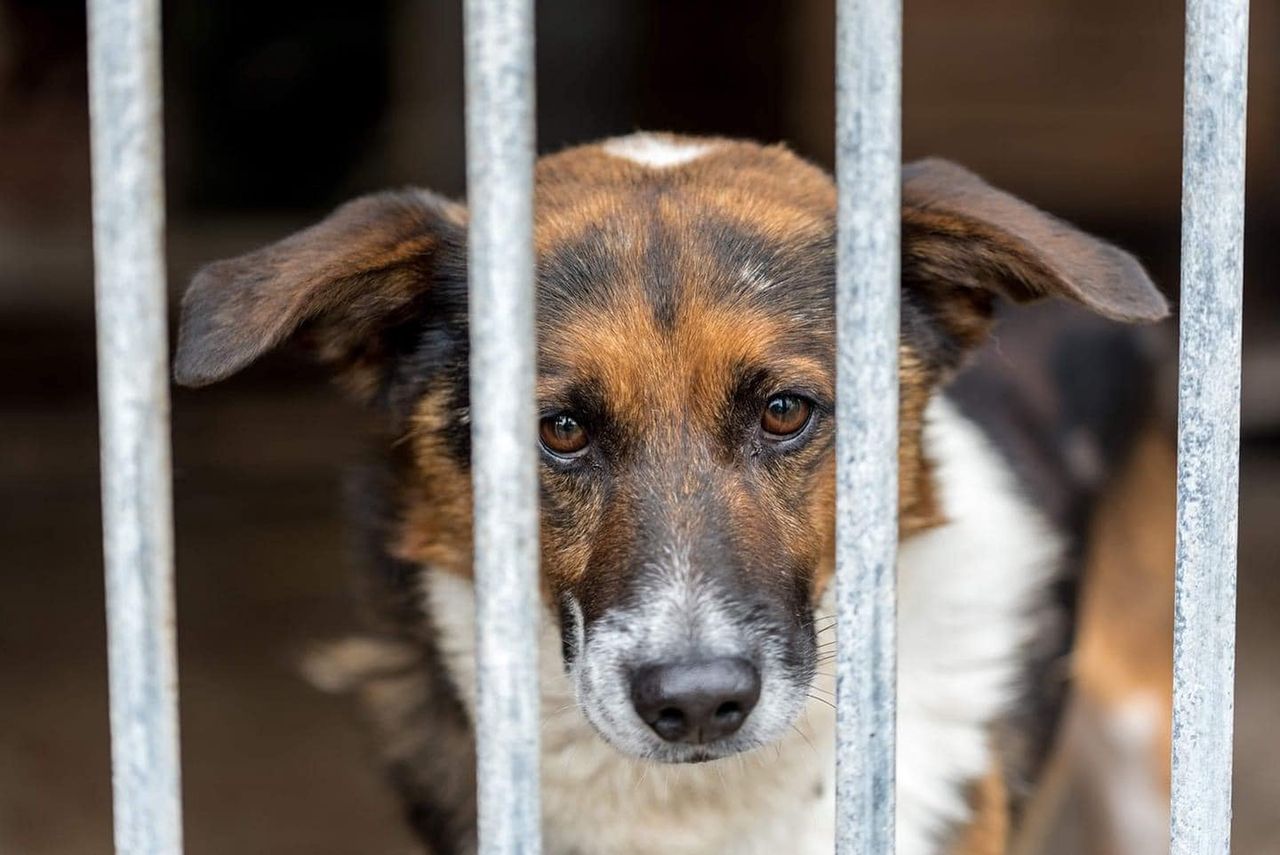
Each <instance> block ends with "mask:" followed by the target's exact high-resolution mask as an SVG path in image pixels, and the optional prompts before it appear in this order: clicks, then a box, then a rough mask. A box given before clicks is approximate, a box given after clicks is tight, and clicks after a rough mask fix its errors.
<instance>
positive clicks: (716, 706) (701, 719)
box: [631, 658, 760, 744]
mask: <svg viewBox="0 0 1280 855" xmlns="http://www.w3.org/2000/svg"><path fill="white" fill-rule="evenodd" d="M759 699H760V672H759V671H757V670H756V667H755V666H754V665H752V664H751V663H750V662H748V661H747V660H745V659H735V658H725V659H712V660H709V661H705V662H685V663H680V664H671V665H648V666H645V667H643V668H640V669H639V670H637V671H636V672H635V674H634V676H633V677H632V680H631V702H632V704H634V705H635V708H636V712H638V713H639V714H640V718H642V719H644V721H645V723H646V724H648V725H649V726H650V727H652V728H653V730H654V732H656V733H657V734H658V735H659V736H661V737H662V738H663V739H665V740H666V741H667V742H687V743H691V744H697V743H700V742H713V741H715V740H717V739H720V738H721V737H724V736H728V735H729V734H731V733H733V732H734V731H736V730H737V729H738V728H740V727H742V723H743V722H744V721H746V720H747V716H748V715H749V714H750V713H751V708H752V707H754V706H755V705H756V701H757V700H759Z"/></svg>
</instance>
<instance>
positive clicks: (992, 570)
mask: <svg viewBox="0 0 1280 855" xmlns="http://www.w3.org/2000/svg"><path fill="white" fill-rule="evenodd" d="M924 430H925V432H924V440H925V451H926V454H928V456H929V458H930V459H931V460H932V461H933V463H934V467H935V468H934V476H935V481H936V484H937V488H938V498H939V500H940V502H941V507H942V511H943V514H944V515H945V517H946V519H947V520H948V522H947V524H945V525H942V526H940V527H938V528H936V529H932V530H930V531H927V532H924V533H922V534H920V535H917V536H916V537H913V538H911V539H910V540H908V541H906V542H905V543H903V544H902V546H901V548H900V549H899V552H898V835H897V848H898V853H899V855H932V853H935V852H937V851H938V848H937V847H938V844H937V841H938V839H939V835H941V834H942V833H943V832H944V831H945V830H946V829H947V828H948V826H950V825H951V824H954V823H961V822H964V821H965V820H966V819H967V818H968V817H969V813H970V810H969V806H968V803H967V801H966V798H965V796H966V793H965V785H966V784H967V783H969V782H971V781H973V780H974V779H976V778H979V777H981V776H982V775H984V774H986V773H987V772H988V771H990V769H991V764H992V759H993V758H992V751H991V748H992V746H991V733H990V730H989V726H990V723H991V722H992V721H993V720H994V719H996V718H997V717H998V716H999V715H1000V714H1001V713H1003V712H1004V711H1005V710H1006V709H1008V707H1009V705H1010V703H1011V702H1012V701H1013V699H1014V696H1015V691H1016V689H1017V688H1018V687H1017V685H1016V684H1017V680H1018V677H1019V673H1018V672H1019V668H1020V666H1021V664H1022V661H1023V656H1024V652H1025V648H1026V645H1027V644H1028V643H1029V642H1030V640H1031V633H1032V631H1033V629H1034V625H1033V623H1032V619H1031V617H1030V615H1031V613H1032V612H1033V610H1034V608H1035V607H1036V605H1037V604H1038V602H1039V600H1040V598H1041V597H1042V596H1044V592H1045V587H1046V584H1047V583H1048V581H1049V579H1050V578H1051V577H1052V575H1053V573H1054V572H1056V570H1057V568H1058V566H1059V565H1060V563H1061V560H1062V543H1061V542H1060V540H1059V538H1058V536H1057V535H1056V534H1055V533H1054V531H1053V529H1052V528H1051V527H1050V525H1049V524H1048V523H1047V522H1046V521H1045V520H1044V519H1043V518H1042V517H1041V516H1040V514H1039V513H1038V512H1037V511H1036V510H1035V509H1034V508H1033V507H1032V506H1031V505H1029V504H1028V503H1027V501H1026V500H1025V499H1023V498H1022V497H1021V496H1020V495H1019V494H1018V488H1017V484H1016V483H1015V481H1014V476H1013V473H1012V472H1010V471H1009V469H1008V467H1007V465H1006V464H1005V463H1004V461H1003V460H1001V459H1000V457H999V455H998V454H997V452H996V451H995V449H994V448H992V447H991V445H990V443H989V441H988V440H987V438H986V436H985V435H984V434H983V433H982V432H981V430H980V429H979V428H978V427H977V426H976V425H974V424H973V423H971V422H969V421H968V420H966V419H965V418H964V417H963V416H961V415H960V414H959V413H958V412H957V411H956V410H955V408H954V407H953V406H952V405H951V404H950V402H948V401H947V400H946V399H945V398H941V397H938V398H935V399H934V400H933V402H931V403H930V405H929V409H928V411H927V412H926V422H925V429H924Z"/></svg>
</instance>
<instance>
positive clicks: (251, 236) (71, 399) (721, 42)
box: [0, 0, 1280, 855]
mask: <svg viewBox="0 0 1280 855" xmlns="http://www.w3.org/2000/svg"><path fill="white" fill-rule="evenodd" d="M83 5H84V4H83V2H82V0H0V484H3V485H4V489H3V490H0V678H2V679H3V680H4V690H3V691H0V852H16V853H21V854H22V855H45V853H58V855H79V853H86V855H87V853H99V852H102V851H106V848H107V845H108V843H107V842H108V841H109V839H110V830H109V822H110V818H109V779H108V766H107V754H106V736H107V731H106V700H105V697H106V696H105V692H106V682H105V671H104V668H105V661H104V652H103V637H104V635H103V634H104V627H103V619H102V601H101V561H100V557H99V537H100V530H99V521H98V511H97V495H98V493H97V490H98V487H97V481H96V479H97V469H96V460H97V457H96V455H97V448H96V413H95V402H94V397H93V396H94V383H95V369H94V363H93V328H92V310H93V306H92V270H91V266H90V245H89V198H88V181H89V174H88V138H87V131H88V123H87V117H86V104H85V58H84V38H85V34H84V11H83ZM833 6H834V4H833V3H832V2H831V0H789V2H783V0H772V2H766V0H702V2H696V3H691V2H678V1H677V0H609V2H600V0H544V2H541V3H539V4H538V33H537V36H538V63H539V65H538V74H539V79H538V83H539V95H538V124H539V141H540V147H541V148H542V149H543V150H554V149H556V148H559V147H561V146H563V145H566V144H570V143H575V142H580V141H584V140H588V139H592V138H596V137H600V136H604V135H609V134H617V133H626V132H629V131H631V130H634V129H637V128H645V129H670V130H679V131H686V132H695V133H697V132H703V133H716V134H725V135H739V136H750V137H756V138H759V139H764V140H786V141H788V142H789V143H791V144H792V145H793V146H794V147H795V148H796V149H797V150H799V151H800V152H801V153H802V154H805V155H807V156H809V157H812V158H814V159H816V160H817V161H819V162H821V163H823V164H826V165H830V159H831V151H832V145H831V143H832V133H833V131H832V114H833V91H832V80H833V71H832V64H833V54H832V48H833V40H834V36H833V23H834V22H833V16H832V9H833ZM1253 6H1254V8H1253V34H1252V38H1253V41H1252V44H1251V59H1252V61H1251V69H1250V72H1251V78H1252V79H1251V91H1250V128H1249V154H1248V156H1249V161H1250V162H1249V167H1250V177H1249V182H1250V183H1249V194H1248V223H1249V243H1248V249H1247V253H1246V279H1247V284H1246V301H1247V305H1248V307H1249V310H1248V312H1247V317H1246V334H1245V350H1246V370H1245V390H1244V394H1245V413H1244V416H1245V425H1246V434H1245V435H1246V449H1245V458H1244V472H1243V505H1242V517H1241V520H1242V540H1241V544H1242V554H1241V555H1242V566H1241V604H1242V616H1241V664H1240V679H1241V688H1240V694H1239V704H1238V713H1239V730H1240V742H1239V747H1238V755H1239V760H1238V785H1237V790H1238V794H1239V795H1238V823H1239V828H1238V836H1237V849H1236V851H1238V852H1240V853H1243V855H1249V853H1262V852H1271V851H1275V849H1274V846H1275V841H1276V840H1277V839H1280V816H1278V815H1277V814H1276V812H1275V810H1274V807H1273V806H1274V804H1275V803H1277V802H1278V801H1280V772H1277V771H1276V770H1278V769H1280V748H1277V745H1276V741H1275V739H1274V734H1273V733H1272V732H1271V730H1272V729H1273V728H1274V721H1275V710H1276V709H1280V687H1277V685H1276V681H1275V680H1274V677H1273V675H1272V674H1271V672H1272V671H1273V670H1274V669H1273V668H1271V667H1269V665H1270V663H1271V662H1273V661H1274V658H1275V655H1276V653H1277V652H1278V651H1280V630H1277V629H1276V627H1275V626H1274V623H1275V622H1274V620H1273V618H1272V617H1271V616H1272V615H1274V614H1275V613H1276V611H1277V609H1280V572H1277V571H1280V566H1277V562H1276V558H1275V556H1276V555H1280V539H1278V538H1280V532H1278V531H1277V529H1276V527H1275V526H1274V524H1268V523H1269V522H1270V521H1273V520H1274V519H1276V518H1277V517H1280V499H1278V498H1277V497H1280V394H1278V393H1277V392H1276V390H1277V389H1280V291H1278V289H1277V288H1276V286H1275V284H1274V283H1275V282H1277V281H1280V245H1278V244H1277V242H1276V241H1274V240H1273V239H1272V238H1271V236H1272V235H1274V234H1275V233H1276V232H1277V230H1278V229H1280V4H1277V3H1275V2H1269V1H1264V0H1255V2H1254V4H1253ZM460 9H461V3H460V2H459V1H458V0H431V2H416V0H343V2H339V0H273V2H269V3H263V2H259V0H218V2H216V3H208V2H197V0H165V2H164V3H163V14H164V20H165V35H166V40H167V41H166V47H167V52H166V61H165V88H166V98H167V103H166V107H167V112H166V135H167V171H168V195H169V201H170V212H169V251H170V261H171V274H172V275H171V288H172V290H173V293H174V295H175V297H176V295H177V294H178V293H179V292H180V290H181V288H182V287H183V286H184V285H185V282H186V279H187V278H188V277H189V275H190V273H191V272H192V270H193V269H194V268H195V267H196V266H197V265H198V264H200V263H201V262H204V261H207V260H210V259H213V258H218V257H222V256H225V255H229V254H233V253H238V252H241V251H243V250H245V249H247V248H248V247H250V246H253V245H255V244H258V243H261V242H264V241H267V240H270V239H273V238H275V237H278V236H280V235H282V234H284V233H286V232H287V231H289V230H291V229H293V228H296V227H297V226H300V225H302V224H304V223H306V222H308V221H310V220H312V219H314V218H315V217H316V216H317V215H319V214H320V213H322V212H323V211H324V210H326V209H327V208H329V207H330V206H332V205H334V204H336V203H338V202H340V201H342V200H343V199H345V198H347V197H349V196H351V195H354V194H357V193H361V192H365V191H368V190H373V189H378V188H382V187H386V186H394V185H401V184H406V183H414V184H422V185H425V186H430V187H432V188H435V189H437V190H440V191H442V192H445V193H449V194H455V195H460V194H462V193H463V192H464V190H465V188H464V186H463V174H464V169H463V167H464V164H463V135H462V111H463V102H462V53H461V12H460ZM905 33H906V37H905V38H906V40H905V46H904V49H905V69H906V70H905V105H904V134H905V149H906V152H907V154H908V156H909V157H917V156H922V155H925V154H937V155H942V156H946V157H950V158H953V159H955V160H958V161H960V162H962V163H965V164H967V165H969V166H971V167H973V168H975V169H977V170H978V171H979V172H982V173H984V174H986V175H987V176H988V177H989V178H990V179H991V180H993V181H994V182H996V183H998V184H1001V185H1003V186H1006V187H1008V188H1010V189H1011V190H1013V191H1015V192H1017V193H1018V194H1019V195H1022V196H1025V197H1027V198H1029V199H1031V200H1033V201H1035V202H1036V203H1038V204H1040V205H1041V206H1042V207H1045V208H1047V209H1049V210H1052V211H1054V212H1056V213H1060V214H1062V215H1064V216H1067V217H1069V218H1072V219H1075V220H1077V221H1079V222H1081V223H1083V224H1085V225H1087V226H1088V227H1090V228H1092V229H1093V230H1095V231H1097V232H1099V233H1101V234H1103V235H1105V236H1106V237H1108V238H1111V239H1114V240H1116V241H1118V242H1120V243H1123V244H1126V245H1127V246H1129V247H1130V248H1132V249H1134V250H1136V251H1137V252H1138V253H1139V255H1141V256H1142V257H1143V258H1144V260H1145V261H1146V262H1147V263H1148V264H1149V265H1150V266H1151V268H1152V270H1153V271H1154V272H1155V274H1156V277H1157V279H1158V280H1159V281H1160V283H1161V284H1162V286H1163V287H1164V288H1165V289H1166V290H1167V291H1169V292H1170V293H1173V292H1174V291H1176V276H1177V250H1178V214H1179V198H1178V194H1179V175H1180V167H1179V158H1180V154H1181V130H1180V122H1181V110H1180V99H1181V90H1182V69H1181V64H1182V46H1181V36H1182V18H1181V9H1180V4H1178V3H1170V2H1165V0H973V2H966V3H956V2H954V0H912V2H909V3H907V4H906V21H905ZM1171 331H1172V327H1170V332H1171ZM1170 376H1171V375H1170ZM1171 388H1172V386H1171V385H1170V384H1169V383H1166V384H1165V389H1166V392H1168V391H1170V390H1171ZM174 409H175V424H174V442H175V463H176V470H175V479H176V481H175V483H176V497H177V515H178V527H179V528H178V566H179V578H178V596H179V615H180V620H179V624H180V630H179V631H180V636H181V640H180V645H181V650H180V655H181V661H182V695H183V720H182V726H183V733H184V751H185V756H186V761H187V765H186V770H185V772H186V781H185V795H186V801H187V832H188V837H189V840H190V846H189V851H190V852H192V853H196V855H199V854H200V853H210V854H211V855H212V854H213V853H227V852H283V851H303V852H307V853H328V852H331V853H335V855H337V853H350V852H353V851H394V848H395V847H396V846H401V845H403V844H404V842H405V838H404V836H403V833H402V832H401V830H400V825H399V822H398V818H397V816H396V815H395V806H394V804H393V803H392V801H391V800H390V799H389V798H387V795H386V793H385V791H384V790H383V784H382V782H381V781H380V780H379V779H378V777H377V773H376V771H375V764H374V763H373V762H372V761H371V759H370V758H369V757H368V756H367V754H366V751H365V746H364V744H363V743H362V739H361V730H360V728H359V727H358V726H357V724H356V722H355V721H354V717H353V715H352V713H351V711H350V710H349V709H348V708H347V707H346V705H345V704H344V703H342V702H341V701H338V700H333V699H329V698H325V697H322V696H319V695H317V694H316V693H314V692H313V691H312V690H310V689H309V688H307V687H305V686H304V685H303V684H302V682H301V681H300V680H299V679H298V678H297V677H296V674H295V670H296V669H295V662H296V658H297V654H298V653H299V652H300V651H301V650H302V649H304V648H305V646H306V644H307V643H308V642H310V641H312V640H314V639H317V638H325V637H329V636H332V635H335V634H339V633H341V632H343V631H345V630H347V629H349V628H350V627H351V626H353V618H352V616H351V614H350V608H349V606H348V603H349V592H348V587H347V586H348V582H347V579H348V576H347V573H346V569H345V568H346V557H345V553H346V543H345V541H344V537H343V534H342V530H341V525H340V522H339V519H340V515H341V514H340V509H341V496H340V488H339V481H340V473H341V470H342V468H343V466H344V464H345V463H346V462H347V461H349V460H351V459H353V458H356V457H358V456H359V454H360V448H359V444H358V442H357V441H356V439H355V437H356V436H357V433H358V426H359V420H360V416H359V415H358V414H357V413H354V412H353V411H352V410H351V409H350V408H348V407H347V406H345V405H344V404H342V403H340V402H338V401H337V400H336V398H335V396H333V395H332V394H331V391H330V390H329V389H328V388H327V387H326V385H325V384H324V382H323V381H322V379H321V378H320V376H319V374H318V372H315V371H313V370H311V369H310V368H309V367H308V366H305V365H303V364H301V363H299V362H296V361H293V360H291V359H289V358H288V357H282V358H277V359H273V360H268V361H267V362H266V363H265V364H263V365H261V366H258V367H255V368H254V369H251V370H250V371H248V372H246V374H245V375H244V376H242V377H239V378H237V379H235V380H233V381H231V382H230V383H228V384H226V385H225V386H222V387H218V388H216V389H213V390H210V391H208V392H205V393H201V394H200V395H192V394H190V393H185V392H178V393H176V394H175V399H174Z"/></svg>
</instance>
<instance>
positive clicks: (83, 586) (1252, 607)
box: [0, 331, 1280, 855]
mask: <svg viewBox="0 0 1280 855" xmlns="http://www.w3.org/2000/svg"><path fill="white" fill-rule="evenodd" d="M37 332H38V331H37ZM7 342H8V343H7V344H5V345H2V346H0V347H3V350H4V351H6V352H7V353H6V356H12V357H13V358H14V359H16V360H18V362H17V363H14V362H8V363H6V364H18V365H19V368H20V370H19V371H17V372H13V373H9V372H6V374H7V376H6V377H5V378H4V379H5V382H6V383H7V382H9V381H10V380H12V379H13V378H15V377H18V376H21V377H23V378H24V379H23V380H22V381H21V382H20V383H19V385H18V387H17V388H16V389H14V390H13V392H14V394H9V393H8V392H6V394H4V395H0V483H3V484H4V490H3V492H2V493H0V554H2V555H3V560H2V561H0V675H3V682H2V683H0V853H4V855H99V853H105V852H108V851H109V847H110V813H109V812H110V807H109V805H110V798H109V791H110V784H109V772H108V755H107V715H106V677H105V662H104V631H105V630H104V620H103V604H102V585H101V576H100V574H101V561H100V557H99V519H98V510H97V501H98V492H97V491H98V487H97V480H96V479H97V467H96V455H97V448H96V429H97V426H96V415H95V410H94V401H93V397H92V395H93V385H92V382H93V378H92V362H91V356H92V353H91V349H92V340H91V338H90V339H87V342H86V338H85V337H83V336H81V337H78V338H76V339H75V340H74V341H68V340H65V339H59V338H57V337H49V336H45V335H42V334H32V335H30V336H25V335H24V336H17V337H16V338H15V337H14V336H10V337H8V339H7ZM272 371H274V372H275V373H271V372H272ZM174 412H175V427H174V441H175V455H174V459H175V464H176V499H177V530H178V553H177V555H178V568H179V569H178V611H179V621H178V623H179V627H180V635H181V638H180V658H181V693H182V743H183V751H184V761H185V762H184V768H183V774H184V797H185V808H186V834H187V841H188V852H189V853H190V854H191V855H259V853H262V855H268V853H269V854H270V855H288V853H300V855H301V853H306V855H329V853H332V855H350V853H361V855H368V853H377V854H378V855H381V853H405V852H410V851H412V844H411V841H410V840H409V838H408V837H407V835H406V834H405V833H404V831H403V830H402V827H401V824H400V821H399V817H398V815H397V810H396V805H395V802H394V801H393V799H391V798H390V795H389V792H388V791H387V788H386V787H385V785H384V784H383V782H382V781H381V779H380V777H379V772H378V770H377V768H376V765H375V763H374V761H373V759H372V756H371V754H370V752H368V751H367V746H366V744H365V742H364V737H363V730H362V728H361V727H360V725H359V722H358V720H357V719H358V717H357V716H356V714H355V711H354V710H353V709H352V708H350V707H349V706H348V704H347V703H345V702H344V701H342V700H340V699H333V698H329V697H325V696H323V695H320V694H318V693H316V692H314V691H313V690H312V689H310V688H309V687H308V686H306V685H304V684H303V682H302V681H301V680H300V679H299V678H298V677H297V676H296V673H297V671H296V667H295V664H296V661H297V656H298V654H299V652H300V651H301V650H303V649H304V648H305V647H306V645H307V644H308V643H309V642H311V641H313V640H317V639H324V638H328V637H331V636H335V635H338V634H341V633H342V632H344V631H345V630H347V629H349V628H351V626H352V623H351V616H350V611H349V598H348V590H347V586H348V577H347V574H346V570H345V566H346V565H345V556H344V544H343V536H342V531H341V526H340V523H339V517H340V486H339V482H340V471H341V469H342V466H343V464H344V462H345V461H349V460H351V459H353V458H354V457H356V456H357V455H358V454H359V446H358V443H357V442H356V436H357V432H358V431H357V423H358V415H357V414H356V413H355V412H353V411H352V410H351V409H350V408H348V407H345V406H344V405H342V404H341V403H340V402H338V400H337V396H336V395H334V394H332V393H331V392H330V390H328V389H326V388H325V387H324V385H323V384H322V383H321V382H320V381H319V380H318V379H317V378H315V377H313V376H311V375H309V374H304V375H302V376H301V377H299V376H297V375H294V374H289V373H287V372H284V373H281V370H280V369H278V368H277V369H268V370H267V371H266V372H263V371H262V370H259V369H255V370H254V371H251V372H250V376H249V377H246V378H244V379H241V380H236V381H234V382H233V383H231V384H229V385H228V386H226V387H225V388H215V389H212V390H208V391H206V392H202V393H198V394H197V393H190V392H178V393H177V394H176V398H175V406H174ZM1243 494H1244V499H1243V504H1242V516H1241V530H1242V556H1241V558H1242V561H1241V586H1240V603H1241V617H1240V664H1239V695H1238V702H1237V727H1238V734H1239V738H1238V743H1237V745H1238V748H1237V775H1236V805H1237V839H1236V847H1235V850H1234V851H1235V852H1236V853H1237V855H1266V853H1275V852H1277V851H1280V846H1277V843H1276V841H1277V840H1280V809H1277V807H1276V806H1277V805H1280V669H1278V668H1277V666H1276V662H1277V661H1278V659H1280V624H1278V622H1277V621H1276V618H1275V616H1276V615H1277V614H1280V525H1277V521H1280V445H1276V444H1275V443H1272V444H1270V445H1267V444H1262V443H1257V444H1254V445H1252V446H1250V447H1249V449H1248V451H1247V454H1246V457H1245V462H1244V472H1243Z"/></svg>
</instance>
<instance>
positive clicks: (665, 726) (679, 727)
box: [649, 707, 688, 742]
mask: <svg viewBox="0 0 1280 855" xmlns="http://www.w3.org/2000/svg"><path fill="white" fill-rule="evenodd" d="M649 726H650V727H652V728H653V729H654V730H655V731H657V733H658V735H659V736H661V737H662V738H663V739H665V740H667V741H668V742H675V741H676V740H678V739H680V738H681V737H682V736H684V734H685V731H686V730H687V729H688V728H687V725H686V722H685V717H684V713H683V712H682V711H681V710H678V709H676V708H675V707H664V708H663V709H662V710H661V711H659V713H658V717H657V719H655V720H654V721H652V722H651V723H650V725H649Z"/></svg>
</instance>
